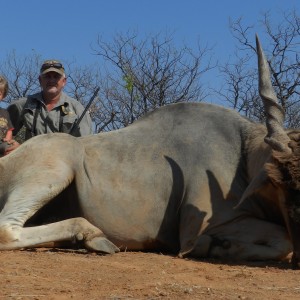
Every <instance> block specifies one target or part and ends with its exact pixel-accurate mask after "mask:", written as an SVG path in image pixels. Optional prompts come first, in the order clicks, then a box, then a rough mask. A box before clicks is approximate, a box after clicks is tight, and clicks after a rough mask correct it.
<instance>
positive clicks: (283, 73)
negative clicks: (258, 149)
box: [218, 10, 300, 127]
mask: <svg viewBox="0 0 300 300" xmlns="http://www.w3.org/2000/svg"><path fill="white" fill-rule="evenodd" d="M259 24H260V27H261V28H262V30H263V41H264V42H263V44H264V48H265V51H266V55H267V58H268V63H269V66H270V69H271V73H272V83H273V86H274V87H275V90H276V93H277V97H278V99H279V101H280V104H281V105H282V106H283V107H284V109H285V111H286V125H287V126H289V127H300V122H299V121H300V116H299V114H300V106H299V100H300V98H299V92H300V72H299V70H300V64H299V63H300V61H299V54H298V53H299V50H300V19H299V16H298V15H297V13H296V11H295V10H292V11H291V12H284V13H283V18H282V20H281V21H279V22H278V24H277V25H276V26H275V25H273V24H272V22H271V16H270V13H264V14H263V15H262V20H261V21H260V23H259ZM230 28H231V31H232V34H233V36H234V38H235V39H236V41H237V52H236V53H237V54H236V56H235V59H236V60H235V62H233V63H226V64H225V65H224V66H222V67H220V71H221V73H222V74H223V76H224V78H225V86H224V87H223V89H222V91H221V90H219V91H218V94H219V95H221V97H222V99H223V100H225V101H226V102H227V103H228V104H229V105H230V106H231V107H233V108H234V109H237V110H238V111H241V112H243V113H244V114H245V115H246V116H248V117H250V118H252V119H255V120H260V121H263V120H264V113H263V108H262V104H261V101H259V95H258V89H257V69H256V65H257V63H256V50H255V32H254V26H245V25H243V23H242V18H239V19H237V20H236V21H231V23H230ZM254 66H255V67H254Z"/></svg>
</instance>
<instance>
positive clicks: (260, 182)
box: [234, 168, 270, 209]
mask: <svg viewBox="0 0 300 300" xmlns="http://www.w3.org/2000/svg"><path fill="white" fill-rule="evenodd" d="M269 183H270V180H269V177H268V174H267V171H266V170H265V169H264V168H263V169H261V170H260V172H259V173H258V175H257V176H255V177H254V178H253V179H252V180H251V182H250V183H249V185H248V187H247V188H246V190H245V191H244V193H243V195H242V198H241V200H240V201H239V203H238V204H237V205H236V206H235V207H234V209H236V208H238V207H239V206H240V205H241V204H242V203H243V202H244V201H245V199H247V198H248V197H250V196H251V195H253V194H254V193H256V192H258V191H259V190H261V189H263V188H264V187H267V185H268V184H269Z"/></svg>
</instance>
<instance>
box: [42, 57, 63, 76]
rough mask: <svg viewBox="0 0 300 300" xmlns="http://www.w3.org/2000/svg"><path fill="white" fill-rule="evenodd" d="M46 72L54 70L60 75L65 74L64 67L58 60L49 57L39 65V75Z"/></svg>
mask: <svg viewBox="0 0 300 300" xmlns="http://www.w3.org/2000/svg"><path fill="white" fill-rule="evenodd" d="M48 72H56V73H58V74H60V75H64V74H65V69H64V66H63V65H62V63H61V62H60V61H59V60H55V59H50V60H45V61H44V62H43V64H42V66H41V70H40V75H44V74H46V73H48Z"/></svg>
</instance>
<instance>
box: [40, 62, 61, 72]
mask: <svg viewBox="0 0 300 300" xmlns="http://www.w3.org/2000/svg"><path fill="white" fill-rule="evenodd" d="M49 68H55V69H63V68H64V67H63V65H62V64H61V63H53V64H49V63H46V64H43V65H42V67H41V71H45V70H47V69H49Z"/></svg>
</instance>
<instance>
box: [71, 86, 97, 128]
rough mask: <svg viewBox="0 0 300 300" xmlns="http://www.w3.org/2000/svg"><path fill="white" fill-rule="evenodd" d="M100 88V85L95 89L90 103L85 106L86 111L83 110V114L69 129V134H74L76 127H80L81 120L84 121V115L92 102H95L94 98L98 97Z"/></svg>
mask: <svg viewBox="0 0 300 300" xmlns="http://www.w3.org/2000/svg"><path fill="white" fill-rule="evenodd" d="M99 90H100V88H99V87H98V88H97V89H96V90H95V92H94V94H93V96H92V97H91V99H90V101H89V103H88V104H87V106H86V107H85V109H84V111H83V112H82V114H81V116H80V117H79V118H78V119H77V120H76V121H75V122H74V123H73V125H72V127H71V129H70V131H69V134H72V133H73V131H74V129H75V128H76V127H78V125H79V124H80V122H81V121H82V119H83V117H84V115H85V114H86V112H87V111H88V109H89V108H90V106H91V104H92V102H93V101H94V99H95V98H96V96H97V94H98V92H99Z"/></svg>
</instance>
